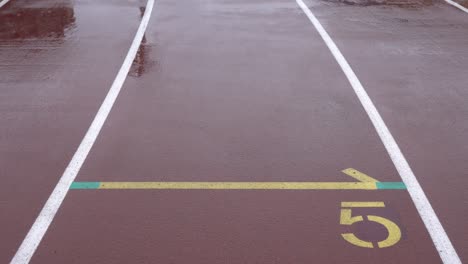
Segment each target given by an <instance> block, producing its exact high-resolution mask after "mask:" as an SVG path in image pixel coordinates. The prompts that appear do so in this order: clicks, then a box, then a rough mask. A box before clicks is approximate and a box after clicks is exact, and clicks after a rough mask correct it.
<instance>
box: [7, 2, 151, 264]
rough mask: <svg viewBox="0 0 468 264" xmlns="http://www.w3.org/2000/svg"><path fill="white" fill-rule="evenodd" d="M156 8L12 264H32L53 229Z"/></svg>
mask: <svg viewBox="0 0 468 264" xmlns="http://www.w3.org/2000/svg"><path fill="white" fill-rule="evenodd" d="M153 5H154V0H148V2H147V4H146V11H145V14H144V15H143V18H142V19H141V23H140V26H139V28H138V31H137V33H136V35H135V38H134V39H133V42H132V45H131V46H130V49H129V50H128V53H127V56H126V57H125V60H124V62H123V64H122V67H121V68H120V70H119V72H118V74H117V76H116V77H115V79H114V82H113V83H112V86H111V88H110V89H109V92H108V93H107V95H106V98H105V99H104V101H103V103H102V105H101V107H100V108H99V111H98V112H97V114H96V116H95V117H94V120H93V122H92V123H91V126H90V127H89V129H88V131H87V132H86V135H85V136H84V138H83V140H82V141H81V143H80V146H79V147H78V149H77V150H76V152H75V154H74V155H73V158H72V159H71V161H70V163H69V164H68V166H67V168H66V169H65V172H64V173H63V175H62V177H61V178H60V180H59V182H58V183H57V185H56V186H55V188H54V190H53V192H52V194H51V195H50V196H49V199H48V200H47V202H46V203H45V205H44V207H43V208H42V210H41V212H40V213H39V216H38V217H37V218H36V221H35V222H34V224H33V225H32V227H31V229H30V230H29V232H28V234H27V235H26V237H25V239H24V240H23V242H22V243H21V246H20V247H19V249H18V251H17V252H16V254H15V256H14V257H13V259H12V260H11V263H12V264H19V263H21V264H23V263H29V261H30V260H31V258H32V256H33V254H34V252H35V251H36V249H37V247H38V246H39V243H40V242H41V240H42V238H43V237H44V235H45V233H46V232H47V229H48V228H49V226H50V224H51V222H52V220H53V219H54V216H55V214H56V213H57V211H58V209H59V208H60V205H61V204H62V202H63V200H64V199H65V196H66V194H67V192H68V190H69V189H70V185H71V184H72V182H73V181H74V180H75V178H76V176H77V175H78V172H79V171H80V168H81V166H82V165H83V163H84V161H85V160H86V157H87V156H88V153H89V151H90V150H91V148H92V146H93V144H94V142H95V141H96V138H97V137H98V135H99V132H100V131H101V128H102V126H103V124H104V122H105V121H106V119H107V116H108V115H109V113H110V111H111V109H112V106H113V105H114V102H115V100H116V98H117V96H118V95H119V92H120V90H121V88H122V85H123V83H124V81H125V79H126V77H127V74H128V71H129V70H130V66H131V65H132V62H133V60H134V58H135V55H136V54H137V51H138V48H139V46H140V44H141V41H142V39H143V35H144V33H145V30H146V27H147V26H148V22H149V19H150V17H151V12H152V10H153Z"/></svg>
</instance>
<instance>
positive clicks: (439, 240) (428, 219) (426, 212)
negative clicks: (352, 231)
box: [296, 0, 461, 264]
mask: <svg viewBox="0 0 468 264" xmlns="http://www.w3.org/2000/svg"><path fill="white" fill-rule="evenodd" d="M296 2H297V4H298V5H299V6H300V7H301V9H302V11H304V13H305V14H306V15H307V17H308V18H309V20H310V22H312V24H313V25H314V27H315V28H316V30H317V31H318V33H319V34H320V36H321V37H322V39H323V41H324V42H325V44H326V45H327V47H328V48H329V50H330V51H331V53H332V54H333V57H335V59H336V61H337V62H338V64H339V65H340V67H341V69H342V70H343V72H344V74H345V75H346V77H347V79H348V81H349V82H350V84H351V86H352V87H353V90H354V92H355V93H356V95H357V97H358V98H359V101H360V102H361V104H362V106H363V107H364V109H365V111H366V112H367V115H368V116H369V118H370V120H371V122H372V124H373V125H374V127H375V129H376V131H377V133H378V135H379V137H380V139H381V141H382V143H383V144H384V146H385V149H386V150H387V152H388V154H389V155H390V158H391V160H392V162H393V164H394V165H395V168H396V169H397V171H398V173H399V174H400V177H401V178H402V180H403V182H404V183H405V185H406V187H407V189H408V192H409V194H410V196H411V199H412V200H413V202H414V205H415V206H416V209H417V210H418V213H419V215H420V216H421V218H422V220H423V222H424V225H425V226H426V229H427V231H428V232H429V235H430V236H431V238H432V241H433V243H434V246H435V247H436V249H437V251H438V252H439V256H440V258H441V259H442V261H443V263H445V264H461V260H460V258H459V256H458V255H457V252H456V250H455V248H454V247H453V245H452V243H451V242H450V239H449V237H448V236H447V233H446V232H445V230H444V228H443V226H442V224H441V223H440V221H439V218H438V217H437V215H436V213H435V211H434V209H433V208H432V206H431V204H430V202H429V200H428V199H427V197H426V194H425V193H424V191H423V189H422V188H421V185H420V184H419V182H418V180H417V179H416V176H415V175H414V173H413V171H412V170H411V167H410V166H409V164H408V162H407V161H406V159H405V157H404V156H403V153H402V152H401V150H400V148H399V147H398V145H397V143H396V141H395V139H394V138H393V136H392V134H391V133H390V131H389V130H388V128H387V126H386V125H385V123H384V121H383V119H382V117H381V116H380V114H379V112H378V111H377V108H376V107H375V106H374V104H373V103H372V101H371V99H370V97H369V95H368V94H367V92H366V90H365V89H364V87H363V86H362V84H361V82H360V81H359V79H358V77H357V76H356V74H355V73H354V71H353V70H352V68H351V66H350V65H349V64H348V62H347V61H346V59H345V57H344V56H343V54H342V53H341V51H340V50H339V49H338V47H337V46H336V44H335V42H334V41H333V40H332V38H331V37H330V35H328V33H327V32H326V31H325V29H324V28H323V26H322V24H320V22H319V20H318V19H317V18H316V17H315V15H314V14H313V13H312V11H311V10H310V9H309V8H308V7H307V5H306V4H305V3H304V2H303V1H302V0H296Z"/></svg>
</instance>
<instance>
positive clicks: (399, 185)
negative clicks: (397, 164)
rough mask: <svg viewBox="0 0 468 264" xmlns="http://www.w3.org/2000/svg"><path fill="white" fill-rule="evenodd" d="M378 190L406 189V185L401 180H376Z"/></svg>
mask: <svg viewBox="0 0 468 264" xmlns="http://www.w3.org/2000/svg"><path fill="white" fill-rule="evenodd" d="M375 184H376V185H377V189H379V190H406V185H405V184H404V183H403V182H376V183H375Z"/></svg>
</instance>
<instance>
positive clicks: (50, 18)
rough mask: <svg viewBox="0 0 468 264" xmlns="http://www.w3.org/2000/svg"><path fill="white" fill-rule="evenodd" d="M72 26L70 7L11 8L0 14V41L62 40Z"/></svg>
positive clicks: (73, 15)
mask: <svg viewBox="0 0 468 264" xmlns="http://www.w3.org/2000/svg"><path fill="white" fill-rule="evenodd" d="M74 24H75V14H74V10H73V8H72V7H64V6H62V7H51V8H20V9H14V8H11V9H7V10H2V12H1V13H0V40H8V39H10V40H22V39H36V38H41V39H44V38H51V39H54V38H63V37H65V35H66V33H67V31H68V30H69V29H71V28H73V26H74Z"/></svg>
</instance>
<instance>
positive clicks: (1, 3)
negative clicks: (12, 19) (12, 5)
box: [0, 0, 10, 8]
mask: <svg viewBox="0 0 468 264" xmlns="http://www.w3.org/2000/svg"><path fill="white" fill-rule="evenodd" d="M8 2H10V0H3V1H1V2H0V8H2V7H3V6H4V5H6V4H8Z"/></svg>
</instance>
